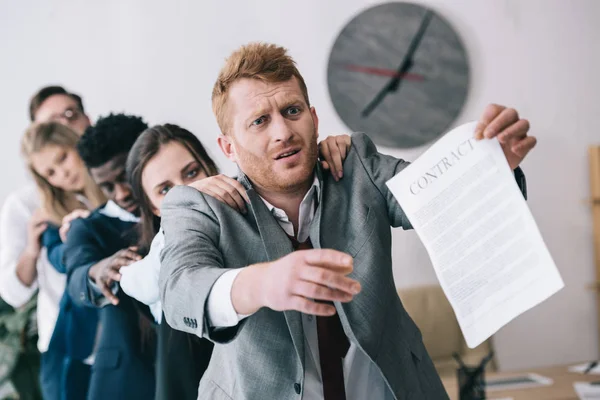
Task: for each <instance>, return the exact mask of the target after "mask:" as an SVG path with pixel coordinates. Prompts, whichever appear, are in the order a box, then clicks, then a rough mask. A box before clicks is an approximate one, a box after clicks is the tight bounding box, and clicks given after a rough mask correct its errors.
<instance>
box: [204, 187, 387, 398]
mask: <svg viewBox="0 0 600 400" xmlns="http://www.w3.org/2000/svg"><path fill="white" fill-rule="evenodd" d="M320 189H321V188H320V183H319V180H318V179H317V177H316V176H315V179H314V181H313V184H312V186H311V188H310V189H309V191H308V193H306V196H304V199H303V200H302V203H300V214H299V217H298V235H296V238H297V240H298V241H299V242H300V243H303V242H305V241H306V240H307V239H308V236H309V231H310V224H311V222H312V220H313V218H314V215H315V201H316V200H317V199H318V198H319V191H320ZM263 201H264V203H265V205H266V206H267V208H268V209H269V211H271V214H272V215H273V216H274V217H275V219H276V220H277V222H278V223H279V225H280V226H281V228H282V229H283V230H284V231H285V233H286V234H288V235H289V236H295V235H294V226H293V224H292V222H291V221H290V219H289V218H288V216H287V214H286V213H285V211H283V210H281V209H279V208H276V207H274V206H273V205H272V204H270V203H269V202H267V201H266V200H265V199H263ZM242 269H243V268H240V269H237V270H234V271H228V272H226V273H224V274H223V275H221V277H219V279H217V281H216V282H215V284H214V285H213V287H212V289H211V292H210V293H209V296H208V300H207V310H206V314H207V315H206V317H207V320H208V323H209V324H210V325H211V326H213V327H217V328H225V327H228V326H235V325H237V324H238V323H239V321H241V320H242V319H243V318H246V317H247V315H239V314H237V313H236V312H235V309H234V308H233V303H232V302H231V288H232V286H233V281H234V279H235V277H236V276H237V274H238V273H240V272H241V270H242ZM302 328H303V331H304V348H305V352H304V365H305V371H304V392H303V394H302V400H323V383H322V381H321V363H320V359H319V341H318V336H317V319H316V317H315V316H313V315H309V314H302ZM343 369H344V386H345V389H346V399H347V400H364V399H381V400H394V395H393V394H392V392H391V391H390V389H389V388H388V386H387V384H386V383H385V380H384V378H383V375H382V374H381V372H380V370H379V368H378V367H377V366H376V365H375V364H374V363H373V362H372V361H371V360H370V359H369V357H368V356H367V355H366V354H365V353H364V352H363V351H362V350H361V349H360V348H359V347H358V346H357V345H356V344H355V343H353V342H350V348H349V350H348V353H347V354H346V357H345V358H344V363H343Z"/></svg>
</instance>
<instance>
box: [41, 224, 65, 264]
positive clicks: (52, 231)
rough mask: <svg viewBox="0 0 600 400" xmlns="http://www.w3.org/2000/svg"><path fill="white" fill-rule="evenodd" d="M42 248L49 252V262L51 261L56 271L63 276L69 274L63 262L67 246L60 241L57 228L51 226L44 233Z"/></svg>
mask: <svg viewBox="0 0 600 400" xmlns="http://www.w3.org/2000/svg"><path fill="white" fill-rule="evenodd" d="M42 246H44V247H45V248H46V250H47V252H48V261H50V264H51V265H52V266H53V267H54V269H55V270H57V271H58V272H60V273H61V274H65V273H66V272H67V270H66V268H65V264H64V262H63V255H64V250H65V245H64V244H63V242H62V240H61V239H60V235H59V233H58V228H57V227H55V226H49V227H48V228H47V229H46V230H45V231H44V233H43V234H42Z"/></svg>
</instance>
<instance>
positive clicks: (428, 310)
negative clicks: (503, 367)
mask: <svg viewBox="0 0 600 400" xmlns="http://www.w3.org/2000/svg"><path fill="white" fill-rule="evenodd" d="M398 296H400V300H402V304H403V305H404V308H405V309H406V311H407V312H408V314H409V315H410V316H411V318H412V319H413V320H414V321H415V323H416V324H417V326H418V327H419V329H420V330H421V333H422V334H423V343H424V344H425V348H426V349H427V352H428V353H429V356H430V357H431V359H432V360H433V363H434V365H435V368H436V369H437V371H438V373H439V374H440V376H441V377H442V378H443V377H447V376H456V369H457V368H458V365H457V363H456V361H455V360H454V359H453V358H452V353H454V352H456V353H458V354H459V355H460V356H461V358H462V359H463V361H464V362H465V364H467V365H477V364H479V362H480V361H481V359H482V358H483V357H485V356H486V355H487V354H488V353H489V352H490V350H491V349H492V343H491V340H489V339H488V340H486V341H485V342H483V343H482V344H481V345H479V346H478V347H476V348H474V349H470V348H469V347H468V346H467V343H466V342H465V339H464V337H463V335H462V332H461V330H460V327H459V325H458V321H457V320H456V317H455V315H454V311H453V310H452V307H451V306H450V303H449V302H448V299H447V298H446V296H445V295H444V292H443V291H442V288H441V287H440V286H437V285H432V286H419V287H412V288H406V289H399V290H398ZM495 370H496V361H495V359H492V360H491V361H490V362H489V363H488V364H487V367H486V371H495Z"/></svg>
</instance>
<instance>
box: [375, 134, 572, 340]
mask: <svg viewBox="0 0 600 400" xmlns="http://www.w3.org/2000/svg"><path fill="white" fill-rule="evenodd" d="M475 126H476V123H475V122H472V123H468V124H465V125H462V126H460V127H458V128H456V129H454V130H452V131H450V132H449V133H447V134H446V135H445V136H444V137H442V138H441V139H440V140H438V141H437V142H436V143H435V144H434V145H433V146H432V147H431V148H429V149H428V150H427V151H426V152H425V153H424V154H423V155H422V156H420V157H419V158H418V159H417V160H416V161H415V162H414V163H412V164H410V165H409V166H408V167H406V168H405V169H404V170H402V171H401V172H400V173H398V174H397V175H396V176H395V177H393V178H392V179H390V180H389V181H388V182H387V185H388V187H389V188H390V190H391V191H392V193H393V194H394V196H395V197H396V199H397V200H398V203H399V204H400V206H401V207H402V209H403V211H404V213H405V214H406V216H407V217H408V219H409V220H410V222H411V223H412V225H413V227H414V228H415V230H416V232H417V234H418V235H419V238H420V239H421V241H422V242H423V244H424V245H425V248H426V249H427V252H428V253H429V257H430V258H431V261H432V264H433V267H434V269H435V273H436V275H437V277H438V279H439V281H440V285H441V287H442V289H443V290H444V293H445V294H446V297H447V298H448V300H449V301H450V304H451V305H452V308H453V309H454V312H455V314H456V317H457V320H458V323H459V325H460V327H461V330H462V332H463V335H464V337H465V340H466V342H467V345H468V346H469V347H470V348H474V347H476V346H478V345H479V344H481V343H482V342H483V341H485V340H486V339H488V338H489V337H490V336H491V335H493V334H494V333H496V332H497V331H498V330H499V329H500V328H501V327H503V326H504V325H506V324H507V323H508V322H510V321H511V320H512V319H514V318H515V317H517V316H518V315H520V314H521V313H523V312H525V311H527V310H529V309H530V308H532V307H534V306H536V305H537V304H539V303H541V302H542V301H544V300H545V299H547V298H548V297H550V296H552V295H553V294H554V293H556V292H557V291H558V290H560V289H561V288H562V287H563V286H564V284H563V281H562V278H561V277H560V274H559V272H558V270H557V268H556V265H555V264H554V261H553V260H552V257H551V256H550V253H549V252H548V249H547V248H546V245H545V244H544V240H543V239H542V236H541V235H540V232H539V230H538V228H537V226H536V223H535V221H534V219H533V217H532V215H531V213H530V211H529V208H528V207H527V203H526V201H525V199H524V198H523V194H522V193H521V190H520V189H519V186H518V185H517V183H516V181H515V177H514V175H513V172H512V171H511V169H510V167H509V165H508V162H507V161H506V158H505V156H504V153H503V151H502V148H501V146H500V143H499V142H498V140H497V139H484V140H475V138H474V131H475Z"/></svg>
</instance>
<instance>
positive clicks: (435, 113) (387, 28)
mask: <svg viewBox="0 0 600 400" xmlns="http://www.w3.org/2000/svg"><path fill="white" fill-rule="evenodd" d="M327 84H328V87H329V94H330V96H331V100H332V102H333V105H334V107H335V109H336V111H337V113H338V114H339V116H340V117H341V118H342V120H343V121H344V122H345V123H346V125H348V127H349V128H350V129H351V130H352V131H355V132H365V133H367V134H369V136H370V137H371V138H372V139H373V140H374V141H375V142H376V143H377V144H380V145H383V146H391V147H402V148H408V147H416V146H420V145H423V144H425V143H428V142H430V141H432V140H433V139H435V138H437V137H438V136H440V135H441V134H443V133H445V131H446V129H447V128H448V127H449V125H450V124H451V123H452V122H453V121H454V119H455V118H456V117H457V115H458V114H459V112H460V110H461V108H462V106H463V104H464V102H465V99H466V96H467V91H468V86H469V66H468V60H467V54H466V52H465V49H464V47H463V45H462V43H461V41H460V39H459V37H458V35H457V34H456V33H455V32H454V30H453V29H452V28H451V27H450V25H449V24H448V23H447V22H446V21H445V20H443V19H442V18H441V17H440V16H438V15H437V14H435V13H434V12H433V11H431V10H430V9H427V8H424V7H422V6H418V5H415V4H411V3H385V4H381V5H378V6H375V7H372V8H369V9H367V10H365V11H363V12H361V13H360V14H359V15H357V16H356V17H354V19H352V20H351V21H350V22H349V23H348V24H347V25H346V26H345V27H344V29H343V30H342V32H341V33H340V34H339V36H338V37H337V39H336V41H335V43H334V45H333V49H332V50H331V54H330V57H329V64H328V67H327Z"/></svg>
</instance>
